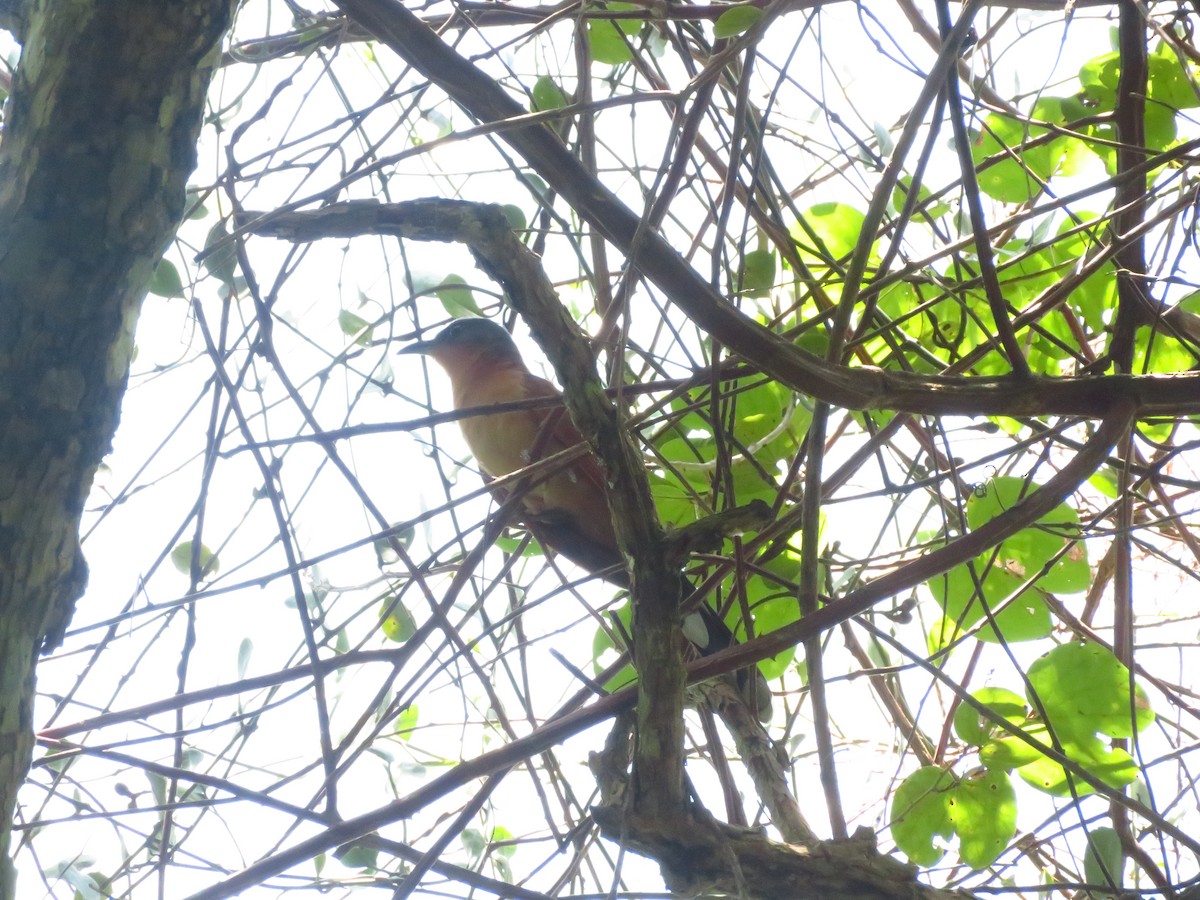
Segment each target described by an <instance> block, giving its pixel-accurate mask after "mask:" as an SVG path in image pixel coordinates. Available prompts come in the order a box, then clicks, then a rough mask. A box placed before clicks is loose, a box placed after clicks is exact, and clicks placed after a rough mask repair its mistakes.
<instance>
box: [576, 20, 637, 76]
mask: <svg viewBox="0 0 1200 900" xmlns="http://www.w3.org/2000/svg"><path fill="white" fill-rule="evenodd" d="M587 41H588V50H589V51H590V52H591V56H592V61H593V62H598V63H603V64H604V65H608V66H619V65H623V64H624V63H627V62H629V61H630V60H632V59H633V49H632V48H631V47H630V46H629V41H628V39H627V38H626V37H625V32H624V31H623V30H622V29H620V28H618V27H617V25H616V24H615V23H613V22H611V21H609V20H608V19H591V20H589V21H588V23H587Z"/></svg>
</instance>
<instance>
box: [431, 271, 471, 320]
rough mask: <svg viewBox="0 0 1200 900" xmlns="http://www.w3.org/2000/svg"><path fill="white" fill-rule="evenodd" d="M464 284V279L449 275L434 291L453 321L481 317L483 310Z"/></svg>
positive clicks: (459, 276)
mask: <svg viewBox="0 0 1200 900" xmlns="http://www.w3.org/2000/svg"><path fill="white" fill-rule="evenodd" d="M466 284H467V282H466V279H464V278H463V277H462V276H461V275H453V274H451V275H447V276H446V277H445V278H443V279H442V283H441V284H440V285H438V287H436V288H435V289H434V293H435V294H437V296H438V299H439V300H441V301H442V306H443V307H445V309H446V312H447V313H449V314H450V315H451V317H453V318H455V319H460V318H462V317H463V316H482V315H483V310H481V309H480V308H479V304H478V303H476V302H475V294H474V293H473V292H472V291H471V289H470V288H469V287H466Z"/></svg>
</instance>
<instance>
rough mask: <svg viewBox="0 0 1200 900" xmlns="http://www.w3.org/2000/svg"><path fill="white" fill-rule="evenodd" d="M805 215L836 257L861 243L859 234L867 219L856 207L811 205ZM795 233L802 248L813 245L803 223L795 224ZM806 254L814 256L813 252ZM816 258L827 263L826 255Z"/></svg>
mask: <svg viewBox="0 0 1200 900" xmlns="http://www.w3.org/2000/svg"><path fill="white" fill-rule="evenodd" d="M803 217H804V219H805V221H807V223H808V225H809V227H810V228H812V230H813V231H814V232H815V233H816V235H817V237H818V238H819V239H820V240H821V243H822V244H824V245H825V250H826V251H828V254H829V257H830V258H831V259H832V260H838V259H841V258H843V257H845V256H848V255H849V254H850V252H851V251H852V250H853V249H854V247H855V245H856V244H857V243H858V235H859V232H860V231H862V226H863V221H864V220H865V218H866V217H865V216H864V215H863V214H862V213H861V212H859V211H858V210H857V209H855V208H854V207H853V206H848V205H846V204H845V203H836V202H829V203H818V204H816V205H815V206H810V207H809V208H808V209H807V210H806V211H805V212H804V215H803ZM792 235H793V236H794V237H795V238H796V239H797V241H798V242H799V243H800V245H801V246H802V247H807V246H811V245H812V238H811V237H809V236H808V234H807V232H805V231H804V230H803V229H800V228H799V226H796V227H793V229H792ZM804 255H805V256H808V257H810V258H812V257H813V254H812V253H811V252H809V253H805V254H804ZM816 258H817V259H819V260H821V261H826V262H827V260H824V257H823V255H821V256H817V257H816Z"/></svg>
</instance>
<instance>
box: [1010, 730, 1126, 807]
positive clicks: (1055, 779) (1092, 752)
mask: <svg viewBox="0 0 1200 900" xmlns="http://www.w3.org/2000/svg"><path fill="white" fill-rule="evenodd" d="M1043 743H1049V740H1048V737H1047V738H1043ZM1059 743H1060V746H1061V747H1062V752H1063V753H1064V754H1065V755H1066V756H1067V758H1068V759H1070V760H1071V762H1073V763H1075V765H1077V766H1079V768H1080V769H1082V770H1084V771H1086V772H1087V773H1088V774H1090V775H1092V776H1093V777H1095V778H1099V779H1100V780H1101V781H1103V782H1104V783H1105V784H1107V785H1109V786H1110V787H1114V788H1122V787H1124V786H1125V785H1127V784H1132V783H1133V782H1134V781H1136V780H1137V777H1138V774H1139V773H1138V767H1137V764H1136V763H1135V762H1134V760H1133V757H1131V756H1130V755H1129V754H1128V753H1126V752H1125V751H1124V750H1122V749H1120V748H1118V747H1111V746H1109V745H1108V743H1106V742H1105V741H1103V740H1101V739H1100V738H1098V737H1096V736H1095V735H1091V736H1076V737H1073V738H1068V739H1067V740H1062V739H1061V738H1060V741H1059ZM1017 774H1018V775H1020V776H1021V778H1022V779H1023V780H1024V781H1025V782H1026V783H1027V784H1030V785H1032V786H1033V787H1035V788H1037V789H1038V790H1039V791H1043V792H1044V793H1047V794H1050V795H1051V796H1054V797H1069V796H1071V795H1072V794H1075V795H1078V796H1081V797H1082V796H1084V795H1086V794H1091V793H1093V792H1094V791H1095V788H1093V787H1092V786H1091V785H1089V784H1088V783H1087V782H1085V781H1081V780H1080V779H1078V778H1075V777H1073V776H1069V775H1068V774H1067V770H1066V769H1064V768H1063V767H1062V766H1060V765H1059V764H1058V763H1057V762H1055V761H1054V760H1052V759H1050V758H1049V757H1047V756H1038V757H1037V759H1035V760H1034V761H1033V762H1031V763H1029V764H1027V765H1024V766H1021V767H1020V768H1018V769H1017Z"/></svg>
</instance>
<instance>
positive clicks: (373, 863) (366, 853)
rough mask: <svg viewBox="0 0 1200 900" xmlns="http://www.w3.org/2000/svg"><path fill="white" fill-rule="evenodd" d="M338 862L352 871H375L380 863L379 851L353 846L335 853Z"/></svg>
mask: <svg viewBox="0 0 1200 900" xmlns="http://www.w3.org/2000/svg"><path fill="white" fill-rule="evenodd" d="M334 856H335V857H336V858H337V860H338V861H339V862H340V863H341V864H342V865H343V866H346V867H347V868H350V869H375V868H376V867H377V864H378V862H379V850H378V849H376V848H374V847H363V846H359V845H356V844H351V845H349V846H347V847H344V848H341V849H339V850H338V851H337V852H335V853H334Z"/></svg>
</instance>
